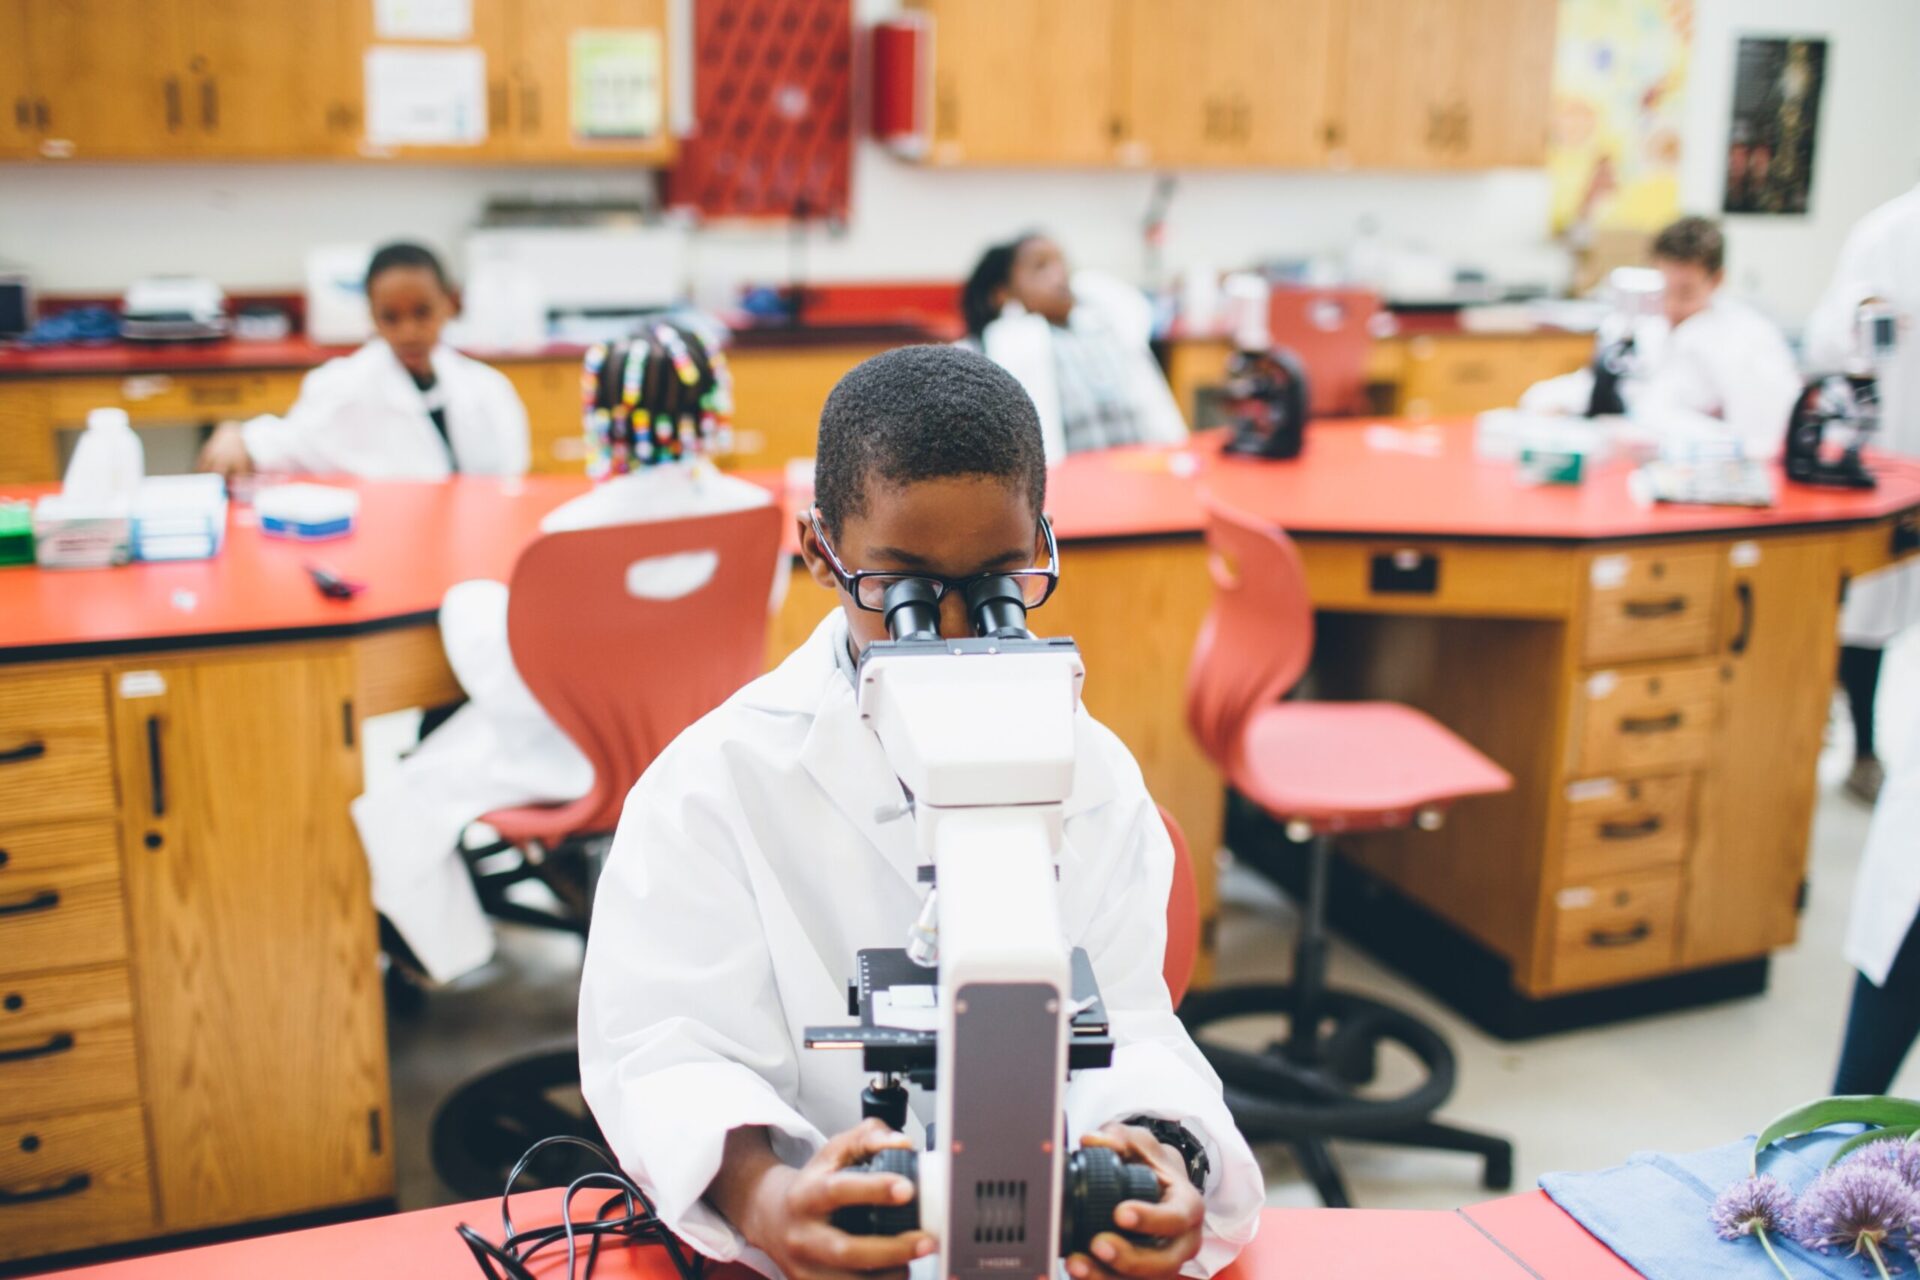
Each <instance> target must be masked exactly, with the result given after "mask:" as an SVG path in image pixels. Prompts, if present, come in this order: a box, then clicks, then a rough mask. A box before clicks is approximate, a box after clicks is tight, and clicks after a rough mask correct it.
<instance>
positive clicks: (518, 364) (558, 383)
mask: <svg viewBox="0 0 1920 1280" xmlns="http://www.w3.org/2000/svg"><path fill="white" fill-rule="evenodd" d="M499 369H500V372H501V373H503V374H505V375H506V378H507V381H508V382H511V383H512V384H513V389H514V392H515V393H516V394H518V395H519V397H520V403H521V404H522V405H524V406H525V407H526V410H527V431H528V437H529V440H528V444H529V447H530V449H531V451H532V456H531V459H530V463H529V469H530V470H531V471H532V472H533V473H534V474H535V475H562V476H577V475H580V474H582V473H583V472H584V471H585V469H586V465H587V442H586V437H585V435H584V434H583V433H582V429H581V426H580V362H579V361H577V360H524V361H523V360H514V361H508V362H505V363H502V364H501V365H500V366H499Z"/></svg>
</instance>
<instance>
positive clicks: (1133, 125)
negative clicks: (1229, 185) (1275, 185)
mask: <svg viewBox="0 0 1920 1280" xmlns="http://www.w3.org/2000/svg"><path fill="white" fill-rule="evenodd" d="M1333 8H1334V5H1333V0H1195V2H1194V3H1188V4H1171V3H1167V0H1132V2H1131V3H1130V4H1129V5H1128V7H1127V10H1126V15H1125V21H1126V28H1127V30H1126V34H1125V38H1126V45H1127V107H1126V111H1125V112H1124V114H1123V128H1124V133H1125V138H1126V145H1127V148H1128V150H1127V151H1126V155H1125V158H1126V159H1128V160H1129V161H1130V162H1132V163H1137V164H1166V163H1178V164H1193V165H1222V166H1229V165H1247V166H1253V165H1266V166H1273V167H1277V168H1284V167H1292V168H1302V167H1307V166H1313V165H1318V164H1320V163H1321V162H1323V161H1324V160H1325V158H1326V154H1327V136H1328V132H1329V121H1328V118H1327V107H1328V101H1327V94H1328V87H1329V85H1328V75H1327V62H1328V60H1327V58H1326V57H1325V50H1326V49H1328V48H1329V47H1330V41H1331V33H1332V29H1333ZM1290 50H1291V51H1293V52H1292V53H1291V54H1290V53H1289V51H1290Z"/></svg>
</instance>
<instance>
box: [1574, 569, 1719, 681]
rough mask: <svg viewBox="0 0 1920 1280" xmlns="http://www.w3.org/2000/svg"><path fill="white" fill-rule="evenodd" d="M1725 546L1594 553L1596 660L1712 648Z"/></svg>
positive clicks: (1591, 612)
mask: <svg viewBox="0 0 1920 1280" xmlns="http://www.w3.org/2000/svg"><path fill="white" fill-rule="evenodd" d="M1721 559H1722V557H1721V555H1720V553H1719V552H1718V551H1698V550H1689V551H1676V552H1663V551H1632V552H1615V553H1610V554H1607V555H1599V556H1595V557H1594V558H1593V560H1592V561H1591V562H1590V563H1589V566H1588V574H1587V583H1588V585H1587V631H1586V640H1585V644H1584V647H1583V652H1584V653H1585V655H1586V660H1587V661H1588V662H1590V663H1597V662H1631V661H1634V660H1635V659H1639V658H1687V657H1693V656H1695V655H1698V654H1702V653H1706V652H1707V651H1708V650H1710V649H1711V648H1712V647H1713V636H1714V632H1713V613H1714V604H1715V602H1716V601H1717V600H1718V599H1719V595H1720V562H1721Z"/></svg>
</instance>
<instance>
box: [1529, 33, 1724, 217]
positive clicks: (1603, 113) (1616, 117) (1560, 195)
mask: <svg viewBox="0 0 1920 1280" xmlns="http://www.w3.org/2000/svg"><path fill="white" fill-rule="evenodd" d="M1693 23H1694V14H1693V0H1561V4H1560V35H1559V39H1558V40H1557V41H1556V42H1555V48H1554V69H1553V129H1552V133H1551V140H1550V142H1549V144H1548V148H1547V171H1548V174H1549V176H1550V177H1551V178H1552V181H1553V225H1554V229H1555V230H1556V231H1558V232H1562V233H1567V234H1569V235H1570V236H1571V238H1572V239H1574V240H1575V241H1576V242H1579V243H1583V244H1584V243H1590V242H1592V241H1593V239H1594V238H1595V237H1596V236H1604V235H1605V234H1607V233H1640V232H1651V231H1657V230H1658V229H1659V228H1661V227H1663V226H1665V225H1666V224H1667V223H1669V222H1671V221H1673V219H1674V218H1675V217H1676V216H1678V214H1679V211H1680V133H1681V123H1682V121H1681V117H1682V115H1683V114H1684V111H1685V106H1686V88H1687V73H1688V64H1689V61H1690V58H1691V55H1692V49H1693Z"/></svg>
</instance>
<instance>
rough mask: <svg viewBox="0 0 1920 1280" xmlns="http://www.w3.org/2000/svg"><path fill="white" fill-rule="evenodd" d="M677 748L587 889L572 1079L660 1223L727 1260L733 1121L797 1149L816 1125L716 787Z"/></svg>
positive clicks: (817, 1140)
mask: <svg viewBox="0 0 1920 1280" xmlns="http://www.w3.org/2000/svg"><path fill="white" fill-rule="evenodd" d="M684 742H685V739H683V740H682V743H683V744H684ZM676 754H677V753H676V752H675V751H674V749H672V748H669V751H668V753H667V754H665V755H663V756H662V757H661V758H660V760H659V761H657V762H656V763H655V765H654V767H653V768H652V769H650V770H649V771H648V772H647V773H646V775H645V776H644V777H642V778H641V780H640V782H639V783H638V784H637V785H636V786H635V787H634V789H633V792H632V794H631V795H630V796H629V797H628V799H627V806H626V810H625V812H624V813H623V814H622V816H621V819H620V826H619V829H618V832H617V833H616V835H615V837H614V844H613V849H612V852H611V854H610V855H609V858H608V862H607V867H606V870H605V871H604V873H603V874H602V876H601V879H600V882H599V886H598V889H597V890H596V895H595V900H594V908H593V927H592V930H591V932H590V933H589V935H588V941H587V958H586V964H585V967H584V969H583V971H582V973H581V981H580V1085H581V1090H582V1092H583V1093H584V1094H585V1096H586V1100H587V1104H588V1106H589V1107H590V1108H591V1109H592V1111H593V1115H594V1119H595V1120H597V1121H598V1122H599V1124H600V1127H601V1130H602V1131H603V1132H604V1133H605V1134H606V1135H607V1140H608V1142H609V1143H610V1144H611V1145H612V1147H613V1150H614V1153H615V1154H616V1155H617V1156H618V1158H619V1160H620V1163H621V1166H622V1167H623V1168H624V1169H626V1171H627V1172H628V1173H629V1174H630V1175H631V1176H632V1177H633V1178H634V1179H635V1180H636V1181H638V1182H639V1183H640V1185H641V1186H642V1187H644V1188H645V1189H646V1191H647V1192H648V1194H649V1195H650V1196H652V1197H653V1199H654V1202H655V1205H656V1206H657V1208H658V1210H659V1213H660V1216H661V1218H662V1220H663V1221H664V1222H665V1223H666V1224H667V1226H668V1227H669V1228H671V1229H672V1230H673V1232H674V1233H675V1234H676V1235H678V1236H679V1237H680V1238H681V1239H683V1240H685V1241H687V1242H688V1243H689V1244H691V1245H692V1246H693V1247H694V1248H696V1249H698V1250H699V1251H700V1252H701V1253H703V1254H706V1255H707V1256H708V1257H710V1258H714V1259H717V1260H720V1261H731V1260H734V1259H737V1258H739V1257H741V1255H742V1254H743V1253H744V1252H747V1251H748V1250H749V1249H750V1246H748V1245H747V1243H746V1241H745V1240H744V1239H743V1238H742V1237H741V1236H740V1235H739V1234H738V1233H737V1232H736V1231H735V1230H734V1229H733V1227H732V1226H731V1225H730V1224H729V1223H728V1222H727V1221H726V1220H725V1219H724V1218H722V1217H721V1216H720V1215H719V1214H718V1213H717V1212H715V1211H714V1210H713V1209H712V1208H711V1207H710V1206H709V1205H707V1203H706V1202H705V1201H704V1200H703V1199H702V1197H703V1196H704V1195H705V1194H706V1190H707V1187H708V1186H709V1185H710V1184H711V1183H712V1181H713V1178H714V1175H715V1174H716V1173H718V1172H719V1169H720V1160H721V1155H722V1151H723V1147H724V1144H725V1141H726V1137H727V1134H728V1133H729V1132H730V1131H731V1130H733V1129H736V1128H745V1127H749V1126H761V1125H764V1126H766V1127H767V1128H769V1129H771V1130H774V1131H775V1133H776V1135H784V1136H785V1138H786V1139H790V1140H791V1141H792V1143H793V1144H794V1145H795V1146H797V1147H799V1148H802V1149H816V1148H818V1147H819V1146H820V1145H821V1144H822V1143H824V1141H825V1137H824V1135H822V1134H821V1133H820V1131H819V1130H818V1129H816V1128H815V1127H814V1126H813V1125H811V1124H809V1123H808V1122H807V1121H806V1120H805V1119H804V1118H802V1117H801V1115H800V1113H799V1112H798V1111H797V1110H796V1109H795V1108H794V1107H793V1106H792V1105H791V1104H790V1103H789V1102H788V1101H787V1100H786V1098H784V1097H783V1096H782V1090H781V1088H779V1087H778V1083H777V1082H785V1083H786V1084H787V1085H788V1086H789V1088H788V1089H787V1090H786V1092H787V1093H788V1095H789V1096H790V1095H791V1094H792V1093H793V1089H794V1087H796V1086H797V1080H798V1072H799V1066H798V1063H797V1062H796V1061H795V1057H794V1051H793V1048H792V1045H791V1043H790V1041H789V1040H788V1037H787V1032H786V1028H785V1025H784V1023H783V1021H782V1018H781V1006H780V996H779V992H778V990H777V988H776V985H775V980H774V972H773V964H772V961H771V958H770V956H769V955H768V952H767V948H766V943H765V940H764V934H763V931H762V928H761V924H760V921H759V918H758V914H757V912H756V909H755V906H754V902H753V897H752V894H751V891H750V890H749V888H748V884H747V880H746V873H745V870H744V867H743V866H742V865H741V864H740V860H739V856H738V853H737V850H736V847H735V844H734V837H733V834H732V832H731V831H730V829H729V827H728V823H727V820H726V818H725V816H724V814H725V804H724V796H722V795H718V794H716V793H715V792H714V791H713V790H712V788H711V786H707V785H702V783H700V782H697V781H695V780H694V779H691V778H688V777H687V776H685V774H684V772H682V771H681V770H678V769H676V768H675V767H674V764H673V758H674V756H675V755H676ZM779 1145H781V1144H780V1141H779V1139H778V1137H776V1146H779Z"/></svg>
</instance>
